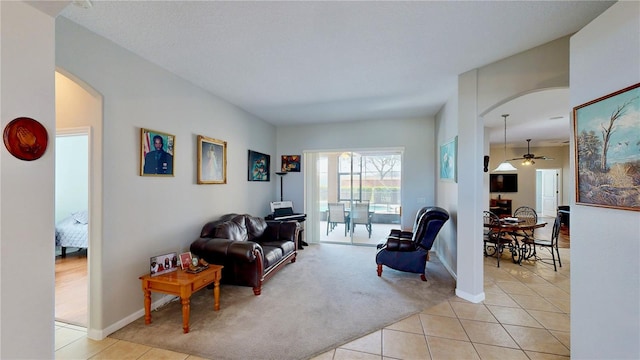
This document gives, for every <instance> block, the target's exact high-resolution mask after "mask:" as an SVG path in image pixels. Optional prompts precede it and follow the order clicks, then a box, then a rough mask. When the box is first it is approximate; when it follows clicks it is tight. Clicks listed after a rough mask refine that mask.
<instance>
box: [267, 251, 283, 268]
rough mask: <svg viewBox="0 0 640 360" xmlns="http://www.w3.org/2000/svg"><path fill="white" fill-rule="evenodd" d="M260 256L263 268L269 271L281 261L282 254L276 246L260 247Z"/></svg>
mask: <svg viewBox="0 0 640 360" xmlns="http://www.w3.org/2000/svg"><path fill="white" fill-rule="evenodd" d="M262 256H263V258H264V268H265V269H269V268H270V267H271V266H273V265H275V264H276V263H277V262H278V261H280V259H282V257H283V256H284V253H283V252H282V249H281V248H279V247H276V246H262Z"/></svg>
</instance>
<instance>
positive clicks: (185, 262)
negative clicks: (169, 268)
mask: <svg viewBox="0 0 640 360" xmlns="http://www.w3.org/2000/svg"><path fill="white" fill-rule="evenodd" d="M189 265H191V253H190V252H186V253H182V254H180V268H181V269H182V270H185V269H188V268H189Z"/></svg>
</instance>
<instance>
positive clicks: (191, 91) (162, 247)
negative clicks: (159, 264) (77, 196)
mask: <svg viewBox="0 0 640 360" xmlns="http://www.w3.org/2000/svg"><path fill="white" fill-rule="evenodd" d="M79 54H81V55H82V56H79ZM56 64H57V66H59V67H60V68H61V69H63V70H64V71H65V72H66V73H68V74H71V75H73V76H75V77H77V78H78V79H81V80H82V81H84V82H85V83H86V84H88V85H89V86H91V87H92V88H93V89H95V91H97V92H98V93H100V94H101V95H102V97H103V98H104V110H103V122H102V135H101V139H102V141H103V144H104V145H103V146H102V148H101V149H100V150H99V151H101V154H98V156H101V158H102V159H103V167H102V169H103V170H104V171H103V173H102V175H101V176H102V184H103V185H102V186H103V191H102V192H101V193H100V196H101V199H100V200H98V201H101V202H102V211H103V213H102V226H101V233H100V235H99V237H100V242H101V244H100V245H99V246H98V247H95V246H93V245H95V244H94V243H93V242H92V249H94V251H96V252H97V251H99V253H97V254H95V256H98V257H99V258H98V259H96V261H98V262H100V263H101V268H99V269H97V272H98V273H99V275H100V279H99V281H96V282H97V284H96V282H94V281H92V283H91V287H92V288H93V287H94V285H95V286H97V287H99V288H100V290H98V291H97V293H98V294H104V295H102V299H101V304H99V306H100V307H101V309H92V310H91V312H92V314H93V313H94V312H95V311H97V312H98V313H99V314H100V315H99V316H96V318H95V319H93V321H91V325H92V327H93V328H94V329H96V330H97V331H100V330H101V331H102V335H108V333H110V332H112V331H114V330H116V329H117V328H119V327H121V326H124V325H126V323H127V322H128V321H131V320H134V319H135V318H137V317H139V316H140V314H141V312H142V309H143V302H142V297H141V290H140V283H139V280H138V277H139V276H140V275H142V274H145V273H147V272H148V261H149V260H148V259H149V257H151V256H153V255H158V254H162V253H168V252H182V251H186V250H187V249H188V248H189V245H190V244H191V242H192V241H193V240H194V239H195V238H196V237H197V236H198V234H199V233H200V230H201V227H202V225H203V224H204V223H205V222H206V221H208V220H211V219H214V218H216V217H217V216H219V215H222V214H224V213H228V212H242V213H245V212H246V213H250V214H254V215H259V216H264V215H266V214H267V213H268V212H269V201H271V200H273V199H274V198H275V197H276V196H277V192H276V186H275V181H272V182H265V183H260V182H248V181H247V151H248V150H249V149H251V150H256V151H260V152H263V153H266V154H270V155H272V161H273V159H274V155H275V144H276V133H275V127H273V126H272V125H269V124H267V123H265V122H264V121H262V120H259V119H257V118H255V117H254V116H252V115H250V114H248V113H246V112H244V111H242V110H240V109H238V108H237V107H235V106H233V105H231V104H229V103H227V102H225V101H223V100H221V99H219V98H217V97H215V96H214V95H212V94H209V93H207V92H205V91H203V90H201V89H200V88H198V87H196V86H194V85H192V84H190V83H188V82H186V81H184V80H182V79H180V78H178V77H176V76H175V75H173V74H171V73H169V72H167V71H165V70H163V69H161V68H159V67H157V66H155V65H153V64H151V63H149V62H147V61H145V60H143V59H141V58H140V57H138V56H137V55H134V54H132V53H130V52H129V51H127V50H125V49H123V48H121V47H119V46H116V45H115V44H113V43H112V42H110V41H108V40H106V39H104V38H102V37H100V36H97V35H96V34H93V33H91V32H88V31H87V30H85V29H84V28H81V27H79V26H77V25H76V24H74V23H72V22H69V21H68V20H66V19H64V18H58V19H57V24H56ZM141 127H143V128H149V129H153V130H159V131H162V132H166V133H169V134H172V135H175V136H176V142H175V157H174V171H175V176H174V177H168V178H165V177H143V176H140V175H139V172H140V170H139V169H140V128H141ZM199 134H201V135H205V136H208V137H212V138H217V139H221V140H225V141H227V143H228V168H227V169H228V176H227V181H228V183H227V184H226V185H197V184H196V176H197V168H196V162H197V154H196V144H197V135H199ZM99 170H100V169H92V171H93V172H94V173H95V172H96V171H98V172H99ZM90 256H92V257H93V256H94V254H92V255H90ZM92 260H93V258H92ZM92 280H93V278H92ZM92 291H94V290H93V289H92ZM156 298H157V296H156V295H154V299H156Z"/></svg>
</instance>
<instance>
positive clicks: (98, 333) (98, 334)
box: [87, 295, 178, 340]
mask: <svg viewBox="0 0 640 360" xmlns="http://www.w3.org/2000/svg"><path fill="white" fill-rule="evenodd" d="M176 298H178V297H177V296H173V295H163V296H162V297H161V298H160V299H158V300H156V301H154V302H153V303H151V311H152V312H153V311H154V310H156V309H158V308H159V307H161V306H164V305H166V304H168V303H170V302H171V301H173V300H174V299H176ZM143 316H144V308H142V309H140V310H138V311H136V312H134V313H133V314H130V315H129V316H127V317H125V318H123V319H120V320H119V321H117V322H115V323H113V324H111V325H109V326H107V327H106V328H104V329H102V330H100V329H87V337H88V338H89V339H92V340H104V339H105V338H106V337H107V336H109V335H111V334H113V333H114V332H116V331H118V330H120V329H122V328H123V327H125V326H127V325H129V324H131V323H132V322H134V321H136V320H138V319H139V318H141V317H143Z"/></svg>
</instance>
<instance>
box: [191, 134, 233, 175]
mask: <svg viewBox="0 0 640 360" xmlns="http://www.w3.org/2000/svg"><path fill="white" fill-rule="evenodd" d="M197 151H198V184H226V183H227V142H226V141H222V140H217V139H212V138H208V137H206V136H202V135H198V149H197Z"/></svg>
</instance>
